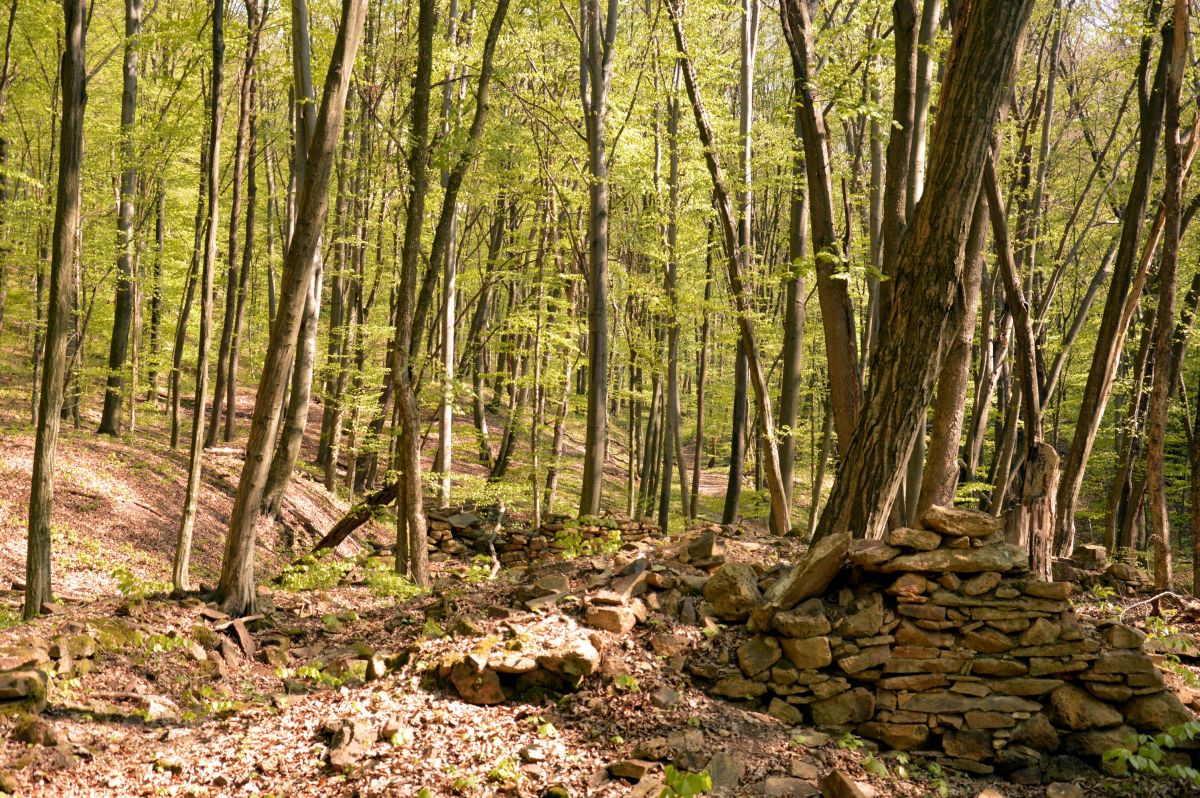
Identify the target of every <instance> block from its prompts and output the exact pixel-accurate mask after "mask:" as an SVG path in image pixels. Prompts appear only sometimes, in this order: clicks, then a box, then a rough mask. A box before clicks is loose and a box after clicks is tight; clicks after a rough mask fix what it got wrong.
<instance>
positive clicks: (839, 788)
mask: <svg viewBox="0 0 1200 798" xmlns="http://www.w3.org/2000/svg"><path fill="white" fill-rule="evenodd" d="M821 795H822V798H867V794H866V793H865V792H863V790H862V789H861V788H860V787H859V786H858V785H857V784H856V783H854V782H853V781H851V780H850V777H849V776H847V775H846V774H845V773H843V772H842V771H840V770H831V771H829V773H828V774H826V776H825V778H823V779H821Z"/></svg>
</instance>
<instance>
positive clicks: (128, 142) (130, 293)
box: [97, 0, 142, 435]
mask: <svg viewBox="0 0 1200 798" xmlns="http://www.w3.org/2000/svg"><path fill="white" fill-rule="evenodd" d="M141 32H142V0H125V57H124V60H123V62H122V74H123V76H124V77H123V82H122V86H121V148H120V149H121V161H122V169H121V190H120V194H121V199H120V203H119V205H118V210H117V296H116V303H115V306H114V308H113V331H112V340H111V342H110V344H109V348H108V379H107V380H106V382H105V388H104V410H103V411H102V412H101V414H100V428H99V429H98V430H97V431H98V432H100V433H101V434H104V435H120V434H121V403H122V401H123V400H124V394H123V386H124V371H125V361H126V358H127V356H128V352H129V330H130V326H131V324H132V322H133V304H134V302H133V300H134V292H135V287H136V276H135V275H134V268H133V250H134V243H133V233H134V231H133V214H134V208H133V201H134V192H135V191H136V190H137V164H136V163H135V162H134V161H135V157H136V156H135V155H134V146H133V145H134V127H133V125H134V119H135V117H136V116H137V79H138V52H139V47H138V39H139V37H140V36H141ZM134 387H135V388H136V386H134ZM129 401H130V402H136V401H137V397H135V396H130V398H129Z"/></svg>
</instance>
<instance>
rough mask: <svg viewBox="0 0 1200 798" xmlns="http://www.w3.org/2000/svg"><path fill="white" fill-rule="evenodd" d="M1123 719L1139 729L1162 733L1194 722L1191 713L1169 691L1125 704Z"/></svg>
mask: <svg viewBox="0 0 1200 798" xmlns="http://www.w3.org/2000/svg"><path fill="white" fill-rule="evenodd" d="M1125 718H1126V720H1128V721H1129V722H1130V723H1131V724H1133V725H1134V726H1136V727H1137V728H1139V729H1147V730H1151V731H1163V730H1164V729H1169V728H1171V727H1172V726H1178V725H1180V724H1182V723H1187V722H1188V721H1191V720H1195V718H1194V717H1193V716H1192V713H1191V712H1189V711H1188V709H1187V707H1185V706H1184V705H1183V703H1182V702H1181V701H1180V700H1179V697H1178V696H1177V695H1175V693H1174V692H1172V691H1170V690H1164V691H1162V692H1159V693H1154V694H1152V695H1143V696H1138V697H1137V698H1134V699H1132V700H1130V701H1129V702H1128V703H1127V704H1125Z"/></svg>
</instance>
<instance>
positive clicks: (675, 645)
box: [650, 632, 688, 657]
mask: <svg viewBox="0 0 1200 798" xmlns="http://www.w3.org/2000/svg"><path fill="white" fill-rule="evenodd" d="M687 647H688V639H687V638H686V637H684V636H683V635H677V634H672V633H670V632H654V633H653V634H651V635H650V650H651V651H653V652H654V653H655V654H658V655H659V656H660V657H677V656H679V655H680V654H682V653H683V652H684V651H686V650H687Z"/></svg>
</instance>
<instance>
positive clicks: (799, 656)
mask: <svg viewBox="0 0 1200 798" xmlns="http://www.w3.org/2000/svg"><path fill="white" fill-rule="evenodd" d="M782 645H783V653H784V654H786V655H787V658H788V661H789V662H791V663H792V664H793V665H795V666H796V668H797V669H799V670H802V671H803V670H815V669H817V668H824V667H825V666H826V665H829V664H830V663H832V662H833V652H832V651H830V648H829V638H828V637H809V638H807V639H800V638H791V637H785V638H783V641H782Z"/></svg>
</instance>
